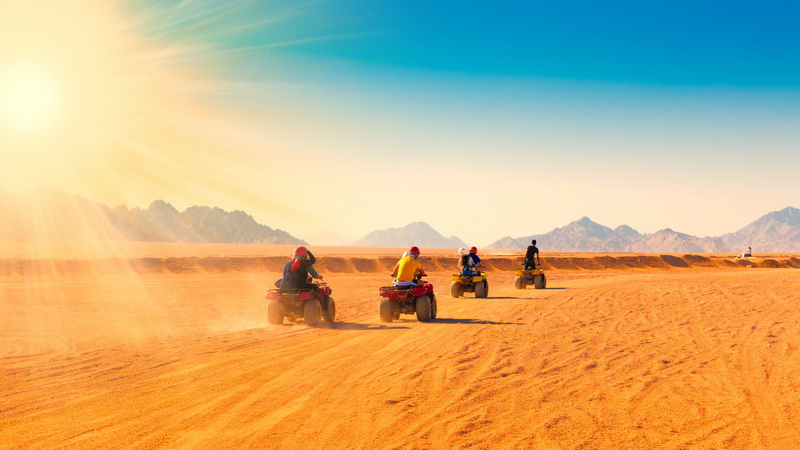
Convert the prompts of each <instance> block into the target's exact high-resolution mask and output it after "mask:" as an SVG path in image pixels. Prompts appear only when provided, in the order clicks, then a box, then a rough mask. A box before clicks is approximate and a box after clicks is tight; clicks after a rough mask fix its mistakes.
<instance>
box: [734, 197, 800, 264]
mask: <svg viewBox="0 0 800 450" xmlns="http://www.w3.org/2000/svg"><path fill="white" fill-rule="evenodd" d="M721 239H722V241H723V242H725V244H726V245H728V247H729V248H731V249H735V251H743V250H745V249H747V247H748V246H752V247H753V251H762V252H792V253H794V252H800V209H797V208H793V207H791V206H789V207H786V208H784V209H782V210H780V211H773V212H771V213H769V214H765V215H764V216H762V217H761V218H760V219H758V220H756V221H755V222H753V223H751V224H749V225H747V226H745V227H743V228H742V229H741V230H739V231H735V232H733V233H728V234H725V235H722V236H721Z"/></svg>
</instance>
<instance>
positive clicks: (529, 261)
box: [525, 239, 542, 270]
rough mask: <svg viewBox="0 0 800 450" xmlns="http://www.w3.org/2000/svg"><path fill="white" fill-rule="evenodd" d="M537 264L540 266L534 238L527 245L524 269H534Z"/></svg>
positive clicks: (540, 262)
mask: <svg viewBox="0 0 800 450" xmlns="http://www.w3.org/2000/svg"><path fill="white" fill-rule="evenodd" d="M534 256H536V263H534V260H533V257H534ZM537 265H540V266H541V265H542V261H541V260H540V259H539V249H538V248H536V239H534V240H532V241H531V245H529V246H528V251H527V252H525V270H529V269H535V268H536V266H537Z"/></svg>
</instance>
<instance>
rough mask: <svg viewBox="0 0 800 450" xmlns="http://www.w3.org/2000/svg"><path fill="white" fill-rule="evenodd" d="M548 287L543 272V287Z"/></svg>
mask: <svg viewBox="0 0 800 450" xmlns="http://www.w3.org/2000/svg"><path fill="white" fill-rule="evenodd" d="M546 287H547V278H545V276H544V274H542V289H545V288H546Z"/></svg>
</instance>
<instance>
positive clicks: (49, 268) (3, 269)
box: [0, 254, 800, 276]
mask: <svg viewBox="0 0 800 450" xmlns="http://www.w3.org/2000/svg"><path fill="white" fill-rule="evenodd" d="M397 259H398V258H397V257H394V256H376V257H359V256H320V257H318V261H319V262H318V263H317V267H319V270H320V273H386V272H391V271H392V269H393V267H394V265H395V264H396V263H397ZM287 260H288V258H287V257H285V256H205V257H166V258H164V257H142V258H99V259H85V260H78V259H24V258H16V259H11V258H5V259H0V276H3V275H6V276H8V275H21V276H26V275H46V274H62V275H69V274H73V275H77V274H84V273H125V272H128V271H134V272H136V273H222V272H253V273H259V272H282V271H283V266H284V265H285V264H286V261H287ZM420 261H421V262H422V263H423V264H424V266H425V267H426V270H427V271H429V272H442V271H445V272H449V271H455V270H456V266H457V258H455V257H452V256H429V257H423V258H421V259H420ZM521 266H522V257H520V256H490V257H488V258H486V259H485V263H484V270H486V271H488V272H500V271H513V270H515V269H517V268H519V267H521ZM542 267H543V268H544V269H546V270H557V271H605V270H609V271H618V270H623V271H624V270H652V269H660V270H676V269H709V268H711V269H725V268H748V267H754V268H800V259H798V258H797V257H795V256H787V255H774V256H773V255H766V256H762V257H759V258H749V259H736V258H731V257H729V256H703V255H691V254H687V255H622V256H609V255H604V256H585V257H584V256H574V255H569V256H548V257H546V258H544V259H543V260H542Z"/></svg>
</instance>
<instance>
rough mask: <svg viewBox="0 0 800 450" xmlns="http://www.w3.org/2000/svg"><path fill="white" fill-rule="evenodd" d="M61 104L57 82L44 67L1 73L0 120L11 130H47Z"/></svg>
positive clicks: (28, 66)
mask: <svg viewBox="0 0 800 450" xmlns="http://www.w3.org/2000/svg"><path fill="white" fill-rule="evenodd" d="M62 101H63V95H62V92H61V88H60V86H59V82H58V79H57V77H56V76H55V75H54V74H53V73H52V72H51V71H48V70H47V68H45V67H42V66H37V65H33V64H19V65H16V66H13V67H11V68H9V69H7V70H5V71H3V72H0V121H2V123H3V125H5V126H6V127H8V128H10V129H11V130H15V131H22V132H34V131H39V130H42V129H44V128H46V127H47V126H48V125H50V124H52V123H53V122H54V121H55V119H56V116H57V115H58V113H59V110H60V108H61V106H62Z"/></svg>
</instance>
